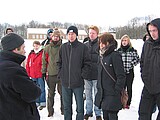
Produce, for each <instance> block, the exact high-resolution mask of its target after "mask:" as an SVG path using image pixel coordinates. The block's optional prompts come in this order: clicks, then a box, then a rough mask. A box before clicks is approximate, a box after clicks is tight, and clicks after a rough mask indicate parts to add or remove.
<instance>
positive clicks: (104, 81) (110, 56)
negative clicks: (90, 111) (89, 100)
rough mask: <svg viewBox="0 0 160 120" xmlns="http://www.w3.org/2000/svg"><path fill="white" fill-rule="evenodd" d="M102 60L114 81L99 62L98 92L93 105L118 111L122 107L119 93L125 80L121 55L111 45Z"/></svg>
mask: <svg viewBox="0 0 160 120" xmlns="http://www.w3.org/2000/svg"><path fill="white" fill-rule="evenodd" d="M101 59H102V58H101ZM100 61H101V60H100ZM102 62H103V64H104V66H105V68H106V69H107V71H108V72H109V73H110V75H111V76H112V77H113V78H114V79H115V80H116V82H115V81H114V80H113V79H112V78H111V77H110V76H109V75H108V74H107V72H106V71H105V70H104V68H103V66H102V64H101V63H99V66H98V83H97V90H98V92H97V94H96V98H95V105H96V106H97V107H99V108H102V109H104V110H111V111H119V110H120V109H122V104H121V95H120V93H121V91H122V89H123V88H124V85H125V81H126V76H125V72H124V66H123V62H122V56H121V55H120V53H119V52H118V51H114V48H113V46H111V47H110V49H109V50H108V51H106V53H105V54H104V55H103V59H102Z"/></svg>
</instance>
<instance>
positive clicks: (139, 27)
mask: <svg viewBox="0 0 160 120" xmlns="http://www.w3.org/2000/svg"><path fill="white" fill-rule="evenodd" d="M153 18H154V16H153V15H149V16H145V17H135V18H133V19H131V20H130V21H129V22H128V24H127V25H125V26H117V27H114V28H113V27H111V26H110V27H109V30H110V29H112V31H113V30H114V31H115V32H116V38H117V39H120V38H121V36H123V35H124V34H128V35H129V36H130V37H131V39H139V38H142V37H143V35H144V34H145V32H146V24H147V23H148V22H150V21H151V20H152V19H153ZM70 25H75V26H77V28H78V29H79V30H85V31H86V33H87V34H88V27H89V25H86V24H77V23H69V22H66V23H64V24H62V23H61V22H55V21H53V22H50V23H48V25H46V24H41V23H39V22H37V21H34V20H32V21H30V22H29V24H22V25H15V26H13V25H10V24H9V23H3V24H0V38H1V37H2V36H3V35H4V31H5V29H6V28H7V27H11V28H13V29H14V32H16V33H18V34H19V35H21V36H22V37H23V38H25V39H26V38H27V28H56V27H57V28H61V29H67V28H68V27H69V26H70ZM98 27H99V28H100V31H104V30H103V29H104V27H105V26H98ZM109 30H108V31H109Z"/></svg>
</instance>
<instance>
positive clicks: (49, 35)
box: [41, 28, 54, 48]
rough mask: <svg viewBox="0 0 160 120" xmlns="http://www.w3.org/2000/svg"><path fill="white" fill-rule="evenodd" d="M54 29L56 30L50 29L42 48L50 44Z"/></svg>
mask: <svg viewBox="0 0 160 120" xmlns="http://www.w3.org/2000/svg"><path fill="white" fill-rule="evenodd" d="M53 31H54V30H53V29H52V28H50V29H48V31H47V38H46V39H45V40H43V41H42V43H41V45H42V48H45V46H46V45H48V44H49V43H50V42H51V39H52V34H53Z"/></svg>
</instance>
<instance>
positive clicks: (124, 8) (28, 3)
mask: <svg viewBox="0 0 160 120" xmlns="http://www.w3.org/2000/svg"><path fill="white" fill-rule="evenodd" d="M0 3H1V6H0V23H4V22H7V23H10V24H12V25H14V24H17V25H18V24H22V23H29V22H30V21H31V20H35V21H38V22H39V23H47V22H52V21H59V22H62V23H64V22H73V23H82V24H89V25H98V26H99V25H100V26H112V27H114V26H123V25H126V24H127V23H128V21H129V20H131V19H132V18H134V17H144V16H148V15H155V16H156V17H159V16H160V7H159V5H160V0H1V2H0Z"/></svg>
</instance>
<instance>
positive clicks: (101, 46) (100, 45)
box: [99, 42, 109, 50]
mask: <svg viewBox="0 0 160 120" xmlns="http://www.w3.org/2000/svg"><path fill="white" fill-rule="evenodd" d="M108 44H109V43H108V42H107V44H103V43H102V42H100V44H99V47H100V49H101V50H102V49H103V48H105V47H106V46H107V45H108Z"/></svg>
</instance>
